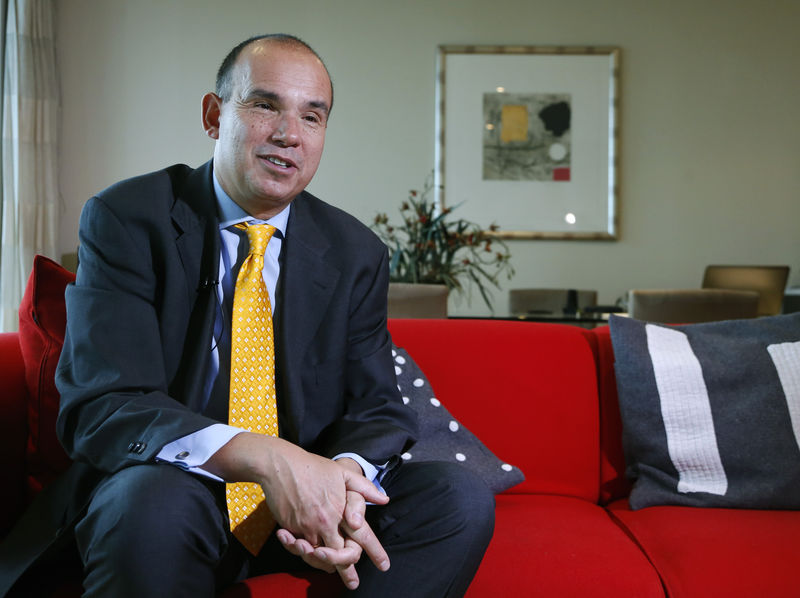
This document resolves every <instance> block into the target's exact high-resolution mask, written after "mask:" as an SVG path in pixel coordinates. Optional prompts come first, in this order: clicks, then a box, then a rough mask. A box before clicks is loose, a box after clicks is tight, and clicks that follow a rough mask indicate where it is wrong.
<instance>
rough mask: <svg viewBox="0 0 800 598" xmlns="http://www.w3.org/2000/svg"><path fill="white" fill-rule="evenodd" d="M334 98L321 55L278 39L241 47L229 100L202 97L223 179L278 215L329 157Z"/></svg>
mask: <svg viewBox="0 0 800 598" xmlns="http://www.w3.org/2000/svg"><path fill="white" fill-rule="evenodd" d="M331 99H332V98H331V83H330V80H329V79H328V74H327V72H326V70H325V67H324V66H323V65H322V63H321V62H320V61H319V59H318V58H317V57H316V56H314V55H313V54H312V53H311V52H309V51H308V50H306V49H304V48H300V47H295V46H292V45H286V44H280V43H276V42H274V41H272V42H270V41H266V42H255V43H253V44H251V45H250V46H248V47H246V48H245V49H244V50H243V51H242V54H241V55H240V56H239V59H238V60H237V62H236V65H235V66H234V71H233V85H232V94H231V98H230V100H228V101H226V102H223V101H222V100H221V99H220V98H219V97H218V96H216V95H215V94H208V95H206V96H205V97H204V98H203V118H204V124H205V127H206V132H207V134H208V135H209V136H210V137H211V138H213V139H216V140H217V143H216V146H215V149H214V171H215V173H216V176H217V179H218V180H219V182H220V185H222V188H223V189H224V190H225V191H226V192H227V193H228V195H230V196H231V198H232V199H233V200H234V201H235V202H236V203H237V204H239V205H240V206H241V207H242V208H244V210H245V211H247V212H248V213H249V214H251V215H253V216H256V217H260V218H268V217H270V216H273V215H275V214H277V213H278V212H280V211H281V210H282V209H283V208H284V207H286V205H288V204H289V203H290V202H291V201H292V200H293V199H294V198H295V197H296V196H297V194H298V193H300V192H301V191H302V190H303V189H304V188H305V187H306V185H308V183H309V181H311V178H312V177H313V176H314V173H315V172H316V171H317V166H319V161H320V158H321V157H322V148H323V145H324V143H325V130H326V127H327V123H328V112H329V110H330V106H331Z"/></svg>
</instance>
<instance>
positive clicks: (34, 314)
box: [19, 255, 75, 497]
mask: <svg viewBox="0 0 800 598" xmlns="http://www.w3.org/2000/svg"><path fill="white" fill-rule="evenodd" d="M74 280H75V275H74V274H73V273H72V272H69V271H68V270H65V269H64V268H62V267H61V266H60V265H59V264H58V263H56V262H54V261H53V260H51V259H49V258H46V257H44V256H42V255H37V256H36V257H35V258H34V259H33V270H32V272H31V275H30V278H28V286H27V287H26V288H25V295H24V296H23V297H22V304H21V305H20V306H19V344H20V347H21V349H22V359H23V361H24V363H25V380H26V383H27V386H28V395H29V397H30V398H29V401H30V402H29V403H28V447H27V454H26V470H27V472H28V489H29V491H30V495H31V497H32V496H33V495H35V494H36V493H37V492H39V491H40V490H41V489H42V488H43V487H44V486H45V485H47V484H48V483H49V482H50V481H51V480H52V479H53V478H54V477H55V476H57V475H58V474H59V473H61V472H62V471H64V470H65V469H66V468H67V467H68V466H69V464H70V460H69V457H67V454H66V453H65V452H64V449H63V447H62V446H61V444H60V443H59V442H58V439H57V438H56V416H57V415H58V403H59V398H60V396H59V394H58V390H56V384H55V373H56V365H57V364H58V358H59V356H60V355H61V347H62V345H63V344H64V329H65V328H66V323H67V311H66V306H65V303H64V290H65V288H66V286H67V284H68V283H70V282H73V281H74Z"/></svg>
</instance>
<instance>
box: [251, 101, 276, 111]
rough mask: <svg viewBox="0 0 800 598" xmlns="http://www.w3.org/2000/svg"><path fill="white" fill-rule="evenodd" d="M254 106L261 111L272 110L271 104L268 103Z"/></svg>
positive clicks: (258, 103)
mask: <svg viewBox="0 0 800 598" xmlns="http://www.w3.org/2000/svg"><path fill="white" fill-rule="evenodd" d="M255 106H256V108H260V109H261V110H272V104H270V103H269V102H257V103H256V105H255Z"/></svg>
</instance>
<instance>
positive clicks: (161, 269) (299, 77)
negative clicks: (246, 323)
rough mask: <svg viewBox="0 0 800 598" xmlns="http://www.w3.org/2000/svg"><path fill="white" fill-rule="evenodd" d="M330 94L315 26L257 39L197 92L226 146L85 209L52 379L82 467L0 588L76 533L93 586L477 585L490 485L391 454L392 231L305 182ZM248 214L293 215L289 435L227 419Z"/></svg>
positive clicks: (37, 524)
mask: <svg viewBox="0 0 800 598" xmlns="http://www.w3.org/2000/svg"><path fill="white" fill-rule="evenodd" d="M332 104H333V89H332V85H331V81H330V78H329V76H328V73H327V70H326V68H325V66H324V64H323V63H322V61H321V60H320V58H319V57H318V56H317V55H316V53H314V52H313V50H311V48H309V47H308V46H307V45H306V44H305V43H303V42H301V41H300V40H298V39H296V38H293V37H291V36H285V35H278V36H262V37H259V38H254V39H251V40H247V41H246V42H243V43H242V44H240V45H239V46H237V47H236V48H234V50H232V51H231V53H230V54H229V56H228V57H227V58H226V59H225V61H224V62H223V64H222V66H221V67H220V71H219V74H218V77H217V89H216V93H210V94H207V95H206V96H204V98H203V124H204V127H205V130H206V132H207V134H208V135H209V136H210V137H211V138H213V139H215V140H216V144H215V151H214V158H213V160H212V161H211V162H209V163H208V164H206V165H204V166H202V167H201V168H199V169H196V170H192V169H191V168H189V167H186V166H182V165H178V166H173V167H170V168H168V169H165V170H162V171H159V172H155V173H151V174H148V175H144V176H142V177H138V178H135V179H131V180H128V181H123V182H121V183H118V184H117V185H114V186H112V187H111V188H109V189H107V190H106V191H104V192H102V193H100V194H99V195H97V196H96V197H94V198H92V199H91V200H90V201H89V202H88V203H87V205H86V207H85V208H84V211H83V214H82V216H81V228H80V240H81V246H80V264H81V265H80V268H79V271H78V275H77V280H76V283H75V285H74V286H71V287H69V288H68V290H67V334H66V339H65V344H64V350H63V353H62V358H61V361H60V363H59V368H58V373H57V382H58V386H59V390H60V391H61V396H62V399H61V400H62V403H61V412H60V414H59V419H58V433H59V437H60V439H61V441H62V443H63V444H64V446H65V448H66V449H67V451H68V453H69V454H70V456H71V457H72V458H73V459H74V460H75V463H74V465H73V466H72V468H71V469H70V470H69V471H68V472H67V473H66V474H65V476H63V478H62V479H61V480H59V481H58V482H57V483H56V484H54V485H53V487H51V488H48V489H47V490H46V491H45V492H43V493H42V495H41V496H40V497H39V499H38V500H37V502H36V504H35V505H34V507H33V508H32V509H31V511H30V512H29V513H28V514H27V516H26V517H25V518H24V519H23V521H22V523H21V524H20V525H19V526H18V527H17V529H15V530H14V532H12V534H11V536H10V537H9V539H8V541H7V542H6V546H5V547H4V551H3V552H0V554H1V555H3V556H4V558H5V555H12V553H13V557H12V556H9V557H8V561H9V564H8V568H7V570H5V571H3V572H2V574H0V590H2V589H3V588H4V587H7V586H8V585H9V584H10V583H11V582H12V581H13V580H14V579H15V578H16V576H18V575H19V574H20V573H21V572H22V571H24V570H25V569H28V568H30V567H31V565H33V564H35V563H36V562H40V561H41V559H42V558H43V555H46V554H48V553H49V552H52V551H55V550H57V548H58V547H60V546H61V545H63V544H64V543H65V542H67V541H68V540H66V539H65V538H70V539H71V538H73V537H74V539H75V543H76V545H77V552H78V554H79V555H80V558H81V561H82V563H83V567H84V574H85V575H84V587H85V589H86V593H85V595H87V596H115V597H117V596H170V597H174V596H183V595H185V596H193V597H194V596H213V595H214V593H215V591H216V590H217V589H219V588H220V587H223V586H224V585H226V584H229V583H231V582H233V581H235V580H237V579H241V578H243V577H245V576H249V575H254V574H257V573H260V572H266V571H271V570H282V569H286V568H292V567H296V566H311V567H315V568H318V569H323V570H326V571H329V572H334V571H335V572H337V573H338V574H339V576H340V577H341V578H342V580H343V582H344V583H345V585H346V586H347V587H348V588H349V589H351V590H354V591H355V592H354V593H356V594H357V595H363V596H382V597H383V596H458V595H461V594H463V593H464V591H465V590H466V588H467V586H468V584H469V582H470V580H471V579H472V576H473V575H474V572H475V570H476V569H477V567H478V564H479V563H480V560H481V557H482V555H483V552H484V550H485V547H486V545H487V544H488V541H489V539H490V537H491V531H492V527H493V498H492V496H491V494H490V493H489V491H488V490H487V489H486V487H485V485H484V484H483V483H482V482H481V481H480V480H477V479H475V478H474V477H473V476H472V475H471V474H468V473H467V472H466V471H465V470H464V469H462V468H460V467H459V466H458V465H450V464H443V463H430V464H414V465H411V464H408V465H401V464H400V463H399V461H400V459H399V455H400V454H401V453H402V452H403V451H404V450H405V449H406V448H407V447H408V446H410V444H411V443H412V442H413V441H414V436H415V430H416V422H415V420H414V417H413V415H412V414H411V412H410V410H408V409H407V408H406V407H404V406H403V404H402V401H401V400H400V397H399V393H398V390H397V386H396V381H395V377H394V365H393V361H392V356H391V341H390V338H389V335H388V332H387V330H386V293H387V284H388V265H387V252H386V249H385V247H384V246H383V245H382V244H381V243H380V242H379V241H378V240H377V238H376V237H375V236H374V235H373V234H372V233H371V232H370V231H369V230H368V229H367V228H366V227H364V226H363V225H361V224H360V223H358V222H357V221H356V220H355V219H353V218H352V217H350V216H348V215H346V214H345V213H344V212H342V211H340V210H338V209H336V208H333V207H331V206H329V205H327V204H325V203H324V202H322V201H320V200H318V199H316V198H315V197H313V196H311V195H310V194H308V193H307V192H305V191H304V189H305V187H306V185H307V184H308V182H309V181H310V180H311V178H312V176H313V175H314V173H315V172H316V169H317V166H318V164H319V160H320V158H321V155H322V149H323V144H324V138H325V130H326V125H327V120H328V117H329V115H330V111H331V108H332ZM237 222H249V223H262V222H266V223H269V224H271V225H273V226H274V227H275V229H276V231H277V232H276V233H275V235H274V236H273V239H272V240H271V241H270V242H269V244H268V246H267V255H266V256H265V258H264V270H263V278H264V281H265V284H266V287H267V289H268V291H269V295H270V297H271V301H272V304H273V306H274V317H273V320H274V330H275V334H274V337H275V363H276V367H275V376H276V382H275V386H276V391H277V392H276V395H277V409H278V420H279V426H280V435H279V437H271V436H267V435H264V434H259V433H255V432H249V431H243V430H242V429H240V428H236V427H233V426H230V425H228V423H227V402H228V388H229V384H230V381H229V362H230V343H231V322H230V317H231V302H232V295H233V285H234V283H233V281H235V279H236V271H237V269H238V267H239V265H240V263H241V262H242V261H243V259H244V257H245V256H246V255H247V249H248V248H247V245H248V242H247V237H246V236H244V235H243V234H242V233H241V232H239V231H238V229H236V228H235V227H234V226H233V225H234V224H236V223H237ZM223 481H225V482H239V481H244V482H255V483H258V484H259V485H260V486H261V488H263V490H264V494H265V495H266V503H267V505H268V507H269V511H270V512H271V514H272V515H273V517H274V518H275V520H276V521H277V531H276V532H274V533H273V534H272V535H271V536H270V537H269V539H268V540H267V542H266V544H265V545H264V547H263V548H262V549H260V551H258V552H257V554H250V553H249V552H248V551H247V550H245V549H244V548H243V546H242V545H241V544H239V543H238V541H237V539H236V538H235V537H234V536H233V535H232V533H231V531H230V528H229V522H228V513H227V509H226V503H225V496H224V486H225V484H223V483H222V482H223ZM383 491H385V492H386V494H384V492H383ZM387 495H388V497H387ZM389 497H390V498H389ZM367 503H374V505H373V506H367ZM56 529H58V530H59V531H58V532H56ZM54 538H55V541H54ZM9 547H10V548H9ZM362 557H363V558H362ZM12 561H13V562H12ZM390 565H391V566H390ZM4 567H6V565H4ZM28 581H30V580H28ZM4 584H5V586H4ZM18 587H19V586H18Z"/></svg>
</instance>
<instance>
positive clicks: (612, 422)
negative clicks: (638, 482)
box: [587, 326, 631, 505]
mask: <svg viewBox="0 0 800 598" xmlns="http://www.w3.org/2000/svg"><path fill="white" fill-rule="evenodd" d="M587 337H588V338H589V340H590V342H591V344H592V348H593V350H594V353H595V360H596V362H597V386H598V392H599V395H600V504H602V505H606V504H608V503H610V502H611V501H613V500H616V499H618V498H623V497H626V496H628V494H630V489H631V484H630V482H629V481H628V479H627V478H626V477H625V455H624V453H623V445H622V419H621V417H620V413H619V403H618V399H617V378H616V376H615V374H614V349H613V347H612V345H611V334H610V333H609V328H608V326H601V327H599V328H595V329H594V330H591V331H587Z"/></svg>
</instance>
